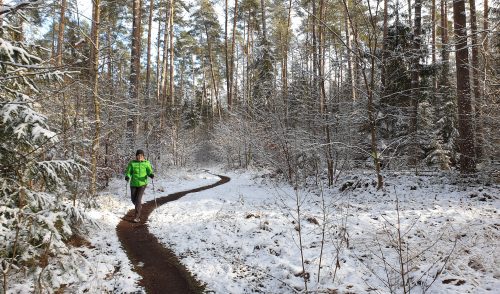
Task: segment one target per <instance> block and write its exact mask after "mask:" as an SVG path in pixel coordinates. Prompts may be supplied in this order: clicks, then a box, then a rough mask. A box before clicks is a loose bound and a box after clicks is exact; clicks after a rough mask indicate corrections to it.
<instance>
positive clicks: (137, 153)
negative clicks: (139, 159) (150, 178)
mask: <svg viewBox="0 0 500 294" xmlns="http://www.w3.org/2000/svg"><path fill="white" fill-rule="evenodd" d="M139 154H142V155H144V151H142V150H141V149H139V150H137V151H136V152H135V156H137V155H139Z"/></svg>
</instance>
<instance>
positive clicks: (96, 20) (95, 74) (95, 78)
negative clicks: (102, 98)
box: [91, 0, 101, 196]
mask: <svg viewBox="0 0 500 294" xmlns="http://www.w3.org/2000/svg"><path fill="white" fill-rule="evenodd" d="M99 5H100V0H94V6H93V15H92V45H93V46H91V50H92V61H91V62H92V71H91V73H92V84H93V88H92V92H93V95H92V97H93V102H94V115H95V131H94V137H93V139H92V151H91V194H92V195H93V196H95V195H96V192H97V157H98V154H99V138H100V137H101V115H100V113H101V108H100V102H99V93H98V90H99V25H100V7H99Z"/></svg>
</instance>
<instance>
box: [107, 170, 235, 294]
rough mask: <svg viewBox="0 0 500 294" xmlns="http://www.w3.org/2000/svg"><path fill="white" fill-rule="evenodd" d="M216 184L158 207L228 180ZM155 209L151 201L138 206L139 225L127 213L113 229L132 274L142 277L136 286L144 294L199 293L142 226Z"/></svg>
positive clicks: (196, 284)
mask: <svg viewBox="0 0 500 294" xmlns="http://www.w3.org/2000/svg"><path fill="white" fill-rule="evenodd" d="M217 176H218V177H220V180H219V181H218V182H217V183H215V184H212V185H208V186H203V187H199V188H195V189H192V190H188V191H182V192H177V193H173V194H170V195H168V196H164V197H161V198H157V199H156V202H157V204H158V206H160V205H163V204H165V203H168V202H170V201H175V200H177V199H179V198H181V197H183V196H185V195H186V194H189V193H195V192H200V191H203V190H207V189H210V188H213V187H216V186H219V185H222V184H225V183H227V182H229V181H230V178H228V177H225V176H221V175H217ZM154 209H155V201H154V200H151V201H148V202H146V203H144V205H143V206H142V212H141V215H142V217H141V222H140V223H137V224H136V223H133V222H132V219H133V216H134V210H133V209H131V210H129V211H128V213H127V214H126V215H125V217H124V218H123V219H122V221H120V223H119V224H118V226H116V232H117V234H118V238H119V240H120V242H121V244H122V246H123V248H124V250H125V252H126V253H127V255H128V257H129V259H130V261H131V262H132V263H133V264H134V268H135V271H136V272H137V273H138V274H140V275H141V276H142V280H141V282H140V285H141V286H143V287H144V288H145V289H146V291H147V293H166V294H184V293H201V292H202V291H203V290H204V286H203V285H201V284H200V282H199V281H197V280H196V279H195V278H193V276H192V275H191V273H190V272H189V271H188V270H187V269H186V268H185V267H184V266H183V265H182V264H181V263H180V262H179V259H178V258H177V256H175V254H174V253H173V252H172V251H171V250H170V249H167V248H165V247H163V245H162V244H161V243H160V242H159V241H158V239H157V238H156V237H155V236H154V235H153V234H151V233H150V232H149V230H148V226H147V225H146V224H145V222H146V221H147V219H148V218H149V215H150V214H151V212H153V210H154Z"/></svg>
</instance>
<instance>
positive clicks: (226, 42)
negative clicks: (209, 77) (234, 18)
mask: <svg viewBox="0 0 500 294" xmlns="http://www.w3.org/2000/svg"><path fill="white" fill-rule="evenodd" d="M227 2H228V0H226V2H225V3H226V6H225V8H226V10H225V18H224V20H225V22H224V55H225V61H226V96H227V107H228V109H231V78H230V77H229V74H230V69H229V48H228V46H229V36H228V31H227V24H228V17H229V12H228V10H229V8H228V4H227Z"/></svg>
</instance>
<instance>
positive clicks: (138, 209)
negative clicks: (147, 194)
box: [135, 186, 146, 218]
mask: <svg viewBox="0 0 500 294" xmlns="http://www.w3.org/2000/svg"><path fill="white" fill-rule="evenodd" d="M145 190H146V186H142V187H137V193H136V195H137V197H136V199H135V211H136V215H135V217H136V218H140V217H141V209H142V196H143V195H144V191H145Z"/></svg>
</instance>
